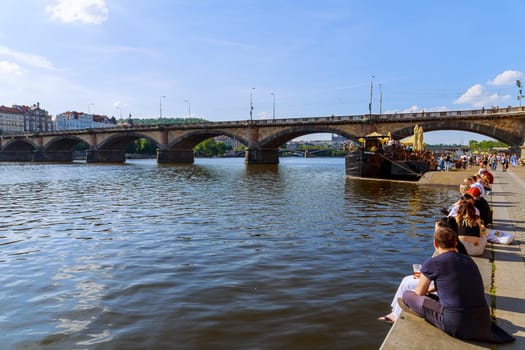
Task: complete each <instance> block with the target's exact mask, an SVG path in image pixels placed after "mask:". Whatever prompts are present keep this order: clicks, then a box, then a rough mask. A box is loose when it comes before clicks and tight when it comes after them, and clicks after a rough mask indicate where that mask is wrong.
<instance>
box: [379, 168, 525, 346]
mask: <svg viewBox="0 0 525 350" xmlns="http://www.w3.org/2000/svg"><path fill="white" fill-rule="evenodd" d="M476 170H477V169H474V168H473V169H471V170H467V171H459V170H458V171H450V172H448V173H445V172H438V173H437V172H436V173H428V175H431V176H428V177H427V178H423V179H422V180H421V184H435V185H455V186H458V187H459V184H460V183H462V180H463V178H464V177H465V176H466V175H467V174H471V173H474V172H475V171H476ZM493 174H494V176H495V183H494V186H493V193H492V195H489V196H488V198H487V199H488V201H489V202H491V205H492V208H493V210H494V229H497V230H501V231H505V232H510V233H512V234H514V235H515V240H514V242H513V243H512V244H511V245H499V244H492V243H489V244H488V245H487V249H486V251H485V254H484V255H483V256H481V257H476V258H474V260H475V261H476V263H477V264H478V266H479V268H480V271H481V274H482V276H483V282H484V285H485V292H486V297H487V302H488V303H489V306H491V309H492V313H493V315H494V316H495V318H496V322H497V324H498V325H499V326H500V327H502V328H503V329H505V330H506V331H507V332H508V333H510V334H512V335H513V336H514V337H515V338H516V341H515V342H514V343H510V344H503V345H497V348H498V349H525V260H524V258H525V167H517V168H511V169H509V170H508V171H507V172H502V171H501V170H498V171H495V172H493ZM426 175H427V174H425V176H426ZM458 179H459V180H458ZM458 194H459V193H458ZM385 302H388V301H385ZM494 348H495V345H493V344H488V343H480V342H470V341H469V342H466V341H461V340H459V339H455V338H452V337H450V336H448V335H447V334H445V333H444V332H442V331H440V330H439V329H437V328H435V327H433V326H432V325H430V324H429V323H427V322H426V321H424V320H423V319H422V318H419V317H416V316H413V315H411V314H407V313H405V312H403V313H402V314H401V316H400V318H399V320H398V321H396V323H395V324H394V325H393V326H392V328H391V329H390V331H389V333H388V334H387V336H386V338H385V340H384V342H383V344H382V346H381V349H383V350H391V349H494Z"/></svg>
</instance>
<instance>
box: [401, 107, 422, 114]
mask: <svg viewBox="0 0 525 350" xmlns="http://www.w3.org/2000/svg"><path fill="white" fill-rule="evenodd" d="M422 110H423V108H421V107H419V106H417V105H413V106H411V107H409V108H406V109H404V110H402V111H401V113H417V112H421V111H422Z"/></svg>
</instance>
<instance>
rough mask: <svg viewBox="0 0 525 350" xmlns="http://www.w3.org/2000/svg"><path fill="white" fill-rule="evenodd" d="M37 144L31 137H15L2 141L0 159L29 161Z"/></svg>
mask: <svg viewBox="0 0 525 350" xmlns="http://www.w3.org/2000/svg"><path fill="white" fill-rule="evenodd" d="M37 149H38V145H37V144H36V143H35V142H34V140H32V139H27V138H23V139H19V138H15V139H12V140H8V141H7V142H5V143H2V147H1V152H0V160H2V161H14V162H30V161H32V160H33V153H34V152H35V150H37Z"/></svg>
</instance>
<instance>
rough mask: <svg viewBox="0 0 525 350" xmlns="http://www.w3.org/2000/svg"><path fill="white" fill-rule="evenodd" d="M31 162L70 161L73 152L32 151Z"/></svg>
mask: <svg viewBox="0 0 525 350" xmlns="http://www.w3.org/2000/svg"><path fill="white" fill-rule="evenodd" d="M32 160H33V162H57V163H58V162H72V161H73V152H71V151H52V152H50V151H44V150H35V151H33V159H32Z"/></svg>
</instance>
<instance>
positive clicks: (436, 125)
mask: <svg viewBox="0 0 525 350" xmlns="http://www.w3.org/2000/svg"><path fill="white" fill-rule="evenodd" d="M417 124H418V125H420V126H421V127H423V131H424V132H428V131H444V130H458V131H469V132H474V133H477V134H482V135H485V136H488V137H491V138H495V139H497V140H499V141H501V142H504V143H506V144H508V145H509V146H514V147H518V146H520V145H521V144H522V143H523V137H520V136H518V135H516V133H512V132H508V131H506V130H504V129H499V128H497V127H495V126H490V125H485V124H479V123H472V122H463V121H459V120H456V121H447V123H443V122H441V121H429V122H418V123H417ZM413 133H414V128H413V126H410V127H404V128H401V129H399V130H396V131H393V132H392V136H393V137H394V138H395V139H402V138H405V137H408V136H411V135H412V134H413Z"/></svg>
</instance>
